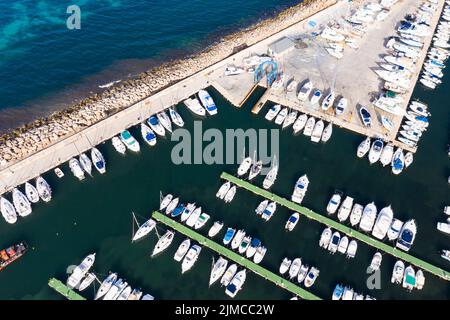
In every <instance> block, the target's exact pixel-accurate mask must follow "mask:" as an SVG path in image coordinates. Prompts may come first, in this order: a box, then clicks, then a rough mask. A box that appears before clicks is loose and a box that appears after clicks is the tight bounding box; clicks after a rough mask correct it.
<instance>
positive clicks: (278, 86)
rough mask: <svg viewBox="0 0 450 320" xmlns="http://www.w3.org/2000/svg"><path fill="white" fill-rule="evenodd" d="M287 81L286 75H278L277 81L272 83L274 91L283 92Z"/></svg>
mask: <svg viewBox="0 0 450 320" xmlns="http://www.w3.org/2000/svg"><path fill="white" fill-rule="evenodd" d="M285 80H286V75H285V74H284V73H281V74H280V73H279V74H278V75H277V78H276V79H275V81H274V82H273V83H272V86H271V88H272V89H273V90H281V89H283V87H284V83H285Z"/></svg>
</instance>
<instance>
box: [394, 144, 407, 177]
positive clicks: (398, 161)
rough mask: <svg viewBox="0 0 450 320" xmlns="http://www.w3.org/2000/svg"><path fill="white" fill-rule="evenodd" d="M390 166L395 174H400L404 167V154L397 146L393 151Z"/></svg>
mask: <svg viewBox="0 0 450 320" xmlns="http://www.w3.org/2000/svg"><path fill="white" fill-rule="evenodd" d="M391 167H392V173H393V174H396V175H397V174H400V173H401V172H402V171H403V169H404V168H405V156H404V154H403V150H402V149H401V148H398V149H397V150H396V151H395V153H394V156H393V157H392V162H391Z"/></svg>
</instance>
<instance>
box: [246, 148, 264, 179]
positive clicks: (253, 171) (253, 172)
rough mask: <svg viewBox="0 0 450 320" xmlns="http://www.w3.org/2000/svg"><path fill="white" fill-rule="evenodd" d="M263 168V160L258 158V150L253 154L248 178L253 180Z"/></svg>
mask: <svg viewBox="0 0 450 320" xmlns="http://www.w3.org/2000/svg"><path fill="white" fill-rule="evenodd" d="M261 170H262V161H261V160H259V161H257V160H256V150H255V152H254V154H253V164H252V166H251V167H250V173H249V174H248V180H252V179H253V178H255V177H256V176H257V175H258V174H260V173H261Z"/></svg>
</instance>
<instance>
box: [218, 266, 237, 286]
mask: <svg viewBox="0 0 450 320" xmlns="http://www.w3.org/2000/svg"><path fill="white" fill-rule="evenodd" d="M237 268H238V266H237V264H235V263H233V264H232V265H230V266H229V267H228V269H227V271H225V273H224V275H223V276H222V278H221V279H220V284H221V285H223V286H228V284H229V283H230V282H231V279H233V277H234V275H235V274H236V272H237Z"/></svg>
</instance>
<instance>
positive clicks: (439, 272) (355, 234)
mask: <svg viewBox="0 0 450 320" xmlns="http://www.w3.org/2000/svg"><path fill="white" fill-rule="evenodd" d="M220 177H221V178H222V179H225V180H228V181H230V182H231V183H234V184H236V185H237V186H239V187H242V188H244V189H247V190H249V191H251V192H253V193H255V194H257V195H260V196H262V197H264V198H266V199H269V200H271V201H275V202H277V203H279V204H280V205H282V206H284V207H286V208H289V209H291V210H293V211H296V212H298V213H300V214H303V215H304V216H306V217H308V218H310V219H313V220H316V221H318V222H320V223H323V224H325V225H327V226H329V227H331V228H334V229H336V230H338V231H339V232H342V233H345V234H346V235H348V236H350V237H352V238H355V239H358V240H360V241H362V242H364V243H366V244H368V245H370V246H372V247H374V248H377V249H378V250H382V251H384V252H386V253H389V254H391V255H393V256H394V257H396V258H398V259H401V260H403V261H406V262H408V263H410V264H412V265H415V266H417V267H419V268H421V269H423V270H425V271H427V272H429V273H432V274H434V275H436V276H438V277H440V278H442V279H445V280H447V281H450V273H449V272H448V271H445V270H443V269H441V268H439V267H436V266H434V265H432V264H430V263H428V262H425V261H423V260H421V259H419V258H416V257H413V256H412V255H410V254H408V253H406V252H404V251H402V250H399V249H397V248H394V247H391V246H389V245H387V244H385V243H383V242H381V241H378V240H376V239H374V238H372V237H371V236H369V235H366V234H364V233H361V232H359V231H357V230H355V229H352V228H350V227H348V226H346V225H343V224H341V223H339V222H337V221H335V220H332V219H330V218H328V217H325V216H323V215H321V214H318V213H316V212H314V211H312V210H310V209H308V208H305V207H302V206H300V205H298V204H296V203H294V202H292V201H289V200H287V199H285V198H282V197H280V196H277V195H276V194H273V193H271V192H269V191H267V190H264V189H262V188H260V187H257V186H255V185H253V184H251V183H249V182H247V181H244V180H242V179H239V178H236V177H235V176H233V175H231V174H228V173H226V172H222V174H221V176H220Z"/></svg>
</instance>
